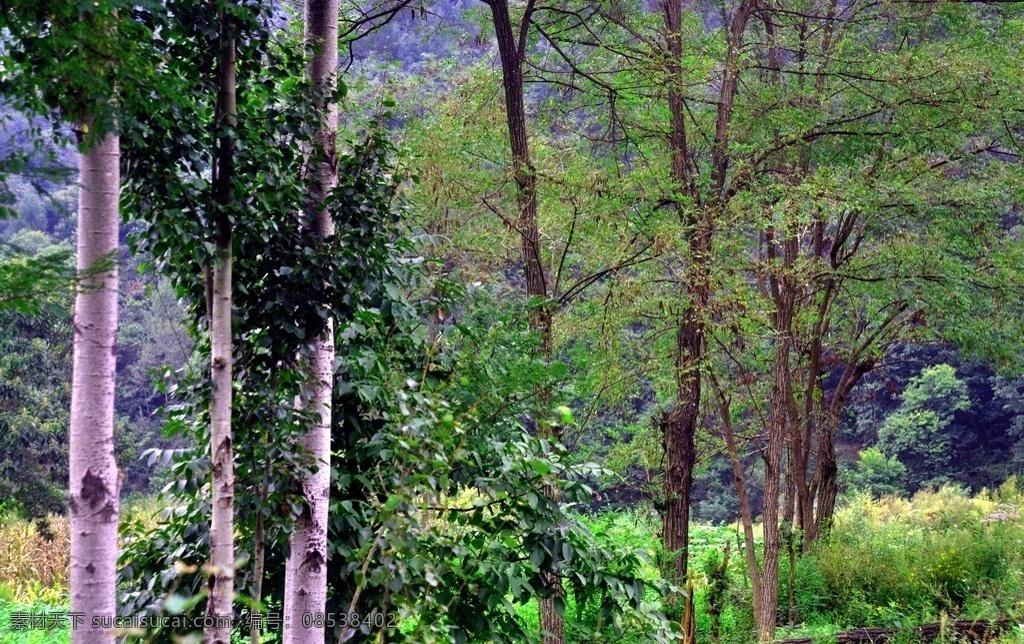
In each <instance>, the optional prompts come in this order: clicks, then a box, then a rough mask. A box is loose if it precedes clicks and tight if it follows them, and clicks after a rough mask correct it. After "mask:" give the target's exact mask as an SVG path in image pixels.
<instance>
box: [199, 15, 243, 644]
mask: <svg viewBox="0 0 1024 644" xmlns="http://www.w3.org/2000/svg"><path fill="white" fill-rule="evenodd" d="M220 22H221V36H220V52H219V59H218V66H219V68H220V69H219V75H220V92H219V96H218V98H217V112H216V118H217V125H218V130H224V129H226V128H229V127H232V126H234V124H235V114H236V112H237V108H236V93H235V87H236V81H235V40H234V37H233V36H232V35H231V25H230V24H229V18H228V15H227V13H226V12H224V11H222V12H221V16H220ZM234 156H235V142H234V135H233V134H228V133H226V132H224V133H222V135H221V136H220V140H219V141H218V146H217V164H216V168H215V174H214V177H213V192H214V202H215V207H216V208H217V213H216V216H215V226H216V231H215V234H214V246H215V248H216V253H215V258H214V263H213V270H212V289H211V291H212V292H211V300H212V305H213V308H212V311H210V378H211V381H212V386H213V393H212V399H211V402H210V459H211V465H212V470H213V483H212V487H213V518H212V520H211V523H210V572H209V578H208V584H209V592H210V598H209V604H208V605H207V616H208V617H210V618H211V620H210V623H209V625H207V626H206V627H205V628H204V629H203V630H204V634H205V636H206V641H207V642H213V643H216V644H230V642H231V622H232V615H233V613H234V610H233V607H232V603H233V600H234V577H235V575H234V568H235V467H234V458H235V451H234V447H233V443H232V436H231V407H232V402H231V394H232V391H231V386H232V365H231V363H232V350H231V307H232V304H231V263H232V254H231V221H230V217H229V214H228V210H229V209H230V208H231V204H232V202H233V201H234V195H233V191H234Z"/></svg>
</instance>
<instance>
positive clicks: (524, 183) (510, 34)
mask: <svg viewBox="0 0 1024 644" xmlns="http://www.w3.org/2000/svg"><path fill="white" fill-rule="evenodd" d="M488 4H490V7H491V15H492V18H493V22H494V33H495V36H496V38H497V40H498V54H499V56H500V58H501V72H502V85H503V87H504V90H505V118H506V122H507V124H508V137H509V147H510V148H511V152H512V172H513V175H514V177H515V182H516V203H517V205H518V207H519V216H518V218H517V219H516V231H517V232H518V233H519V242H520V254H521V256H522V260H523V272H524V274H525V276H526V294H527V296H529V297H530V298H535V299H538V300H540V301H541V302H542V304H541V305H540V306H538V307H537V308H536V309H534V310H533V312H532V314H531V318H530V327H531V329H533V330H534V331H536V332H537V333H539V334H540V336H541V343H542V346H541V351H542V353H543V355H544V357H545V358H547V359H549V360H550V359H551V351H552V346H551V324H552V311H551V309H550V308H549V307H548V305H547V303H546V300H547V297H548V288H547V281H546V279H545V276H544V264H543V262H542V260H541V252H540V233H539V231H538V228H537V173H536V170H535V169H534V167H533V164H532V163H531V161H530V146H529V139H528V137H527V134H526V107H525V105H524V102H523V56H524V54H525V41H524V36H525V34H526V29H527V27H528V26H529V22H530V13H531V12H532V9H533V1H532V0H530V2H529V3H528V5H527V10H526V15H525V16H524V17H523V24H522V28H521V31H520V35H519V38H518V39H517V38H516V34H515V32H514V31H513V29H512V19H511V17H510V15H509V10H508V1H507V0H488ZM547 398H548V394H547V392H545V394H544V395H543V396H542V397H541V399H542V400H545V399H547ZM550 437H551V438H554V439H557V438H558V436H557V435H552V436H550ZM546 493H547V494H548V496H549V497H551V498H553V499H555V500H556V501H557V500H560V499H559V498H558V496H559V494H560V492H559V490H557V489H549V490H547V491H546ZM545 582H546V583H547V585H548V590H549V591H550V592H551V594H550V596H548V597H543V598H541V600H540V628H541V632H542V634H543V640H544V644H560V643H561V642H564V641H565V624H564V619H563V617H562V615H559V614H558V611H557V610H555V601H556V598H561V597H563V596H564V590H563V589H562V580H561V578H560V577H559V576H558V575H557V574H556V573H555V572H554V571H548V572H547V573H545Z"/></svg>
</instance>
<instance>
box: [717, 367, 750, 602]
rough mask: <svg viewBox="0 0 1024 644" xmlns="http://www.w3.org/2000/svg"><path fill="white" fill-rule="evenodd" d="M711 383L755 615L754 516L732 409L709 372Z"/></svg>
mask: <svg viewBox="0 0 1024 644" xmlns="http://www.w3.org/2000/svg"><path fill="white" fill-rule="evenodd" d="M710 381H711V385H712V387H714V390H715V395H716V396H717V397H718V404H719V409H720V413H721V418H722V427H723V429H724V430H725V446H726V449H727V451H728V452H729V461H730V463H731V464H732V475H733V479H734V480H735V482H736V496H737V498H738V499H739V503H740V521H741V522H742V523H743V546H744V548H743V549H744V554H745V555H746V562H747V574H748V575H749V576H750V587H751V589H752V591H753V596H754V614H755V615H757V614H758V613H759V612H760V610H761V608H760V602H761V571H760V569H759V568H758V566H757V551H756V549H755V548H754V516H753V514H752V513H751V511H750V499H749V497H748V496H747V482H746V479H745V478H744V476H743V464H742V463H740V456H739V450H738V449H737V448H736V432H735V430H734V429H733V424H732V410H731V409H730V408H729V401H728V399H726V397H725V393H724V392H723V391H722V388H721V387H720V386H719V385H718V381H717V380H716V379H715V377H714V374H713V373H712V374H711V378H710Z"/></svg>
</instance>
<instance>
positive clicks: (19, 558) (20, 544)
mask: <svg viewBox="0 0 1024 644" xmlns="http://www.w3.org/2000/svg"><path fill="white" fill-rule="evenodd" d="M48 523H49V528H48V530H37V528H36V525H35V524H34V523H30V522H28V521H24V520H21V519H15V518H10V517H8V518H7V520H5V521H4V522H3V523H0V599H4V600H7V601H10V602H19V603H25V604H36V603H47V604H63V603H64V602H66V601H67V596H68V571H69V565H70V556H71V553H70V542H69V538H70V534H69V530H68V521H67V518H66V517H58V516H51V517H50V518H49V521H48ZM41 532H49V533H50V534H48V535H46V536H44V535H43V534H41Z"/></svg>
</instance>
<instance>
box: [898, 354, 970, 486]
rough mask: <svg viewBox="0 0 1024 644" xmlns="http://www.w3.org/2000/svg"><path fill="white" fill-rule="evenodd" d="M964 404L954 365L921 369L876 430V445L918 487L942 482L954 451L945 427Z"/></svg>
mask: <svg viewBox="0 0 1024 644" xmlns="http://www.w3.org/2000/svg"><path fill="white" fill-rule="evenodd" d="M969 407H970V400H969V399H968V397H967V386H966V385H965V384H964V382H963V381H962V380H960V378H958V377H957V375H956V370H955V369H954V368H953V367H951V366H949V365H948V364H940V365H935V366H933V367H926V368H925V369H923V370H922V371H921V374H920V375H919V376H917V377H916V378H913V379H911V381H910V383H909V384H908V385H907V388H906V389H905V390H904V391H903V395H902V396H901V397H900V406H899V408H898V409H897V410H896V411H895V412H893V413H892V414H891V415H890V416H889V417H888V418H886V419H885V423H884V424H883V425H882V427H881V429H880V430H879V432H878V444H879V447H881V449H882V451H883V452H885V454H887V455H888V456H890V457H892V458H894V459H899V462H900V463H902V464H903V465H904V466H905V467H906V471H907V474H908V475H909V476H910V478H911V480H913V481H916V482H919V484H920V485H923V486H928V485H940V484H942V483H947V482H948V481H949V478H948V472H949V471H950V465H951V463H952V461H953V459H954V457H955V455H956V454H957V452H958V450H957V437H956V436H954V435H953V434H951V433H950V431H949V429H950V425H951V424H952V422H953V416H954V414H955V413H956V412H958V411H966V410H967V409H968V408H969Z"/></svg>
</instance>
